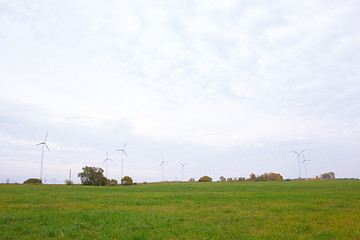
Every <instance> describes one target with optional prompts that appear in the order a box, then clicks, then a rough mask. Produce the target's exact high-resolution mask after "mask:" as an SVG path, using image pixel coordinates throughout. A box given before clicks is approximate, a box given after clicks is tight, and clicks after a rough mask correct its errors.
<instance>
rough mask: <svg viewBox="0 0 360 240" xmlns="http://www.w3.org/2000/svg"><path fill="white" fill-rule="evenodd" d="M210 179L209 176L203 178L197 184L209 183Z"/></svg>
mask: <svg viewBox="0 0 360 240" xmlns="http://www.w3.org/2000/svg"><path fill="white" fill-rule="evenodd" d="M211 181H212V178H211V177H209V176H203V177H201V178H200V179H199V182H211Z"/></svg>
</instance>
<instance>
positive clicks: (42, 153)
mask: <svg viewBox="0 0 360 240" xmlns="http://www.w3.org/2000/svg"><path fill="white" fill-rule="evenodd" d="M47 135H48V132H46V135H45V139H44V141H43V142H41V143H39V144H36V146H39V145H42V146H41V169H40V180H41V182H42V175H43V160H44V146H45V147H46V148H47V150H49V152H50V149H49V147H48V145H46V139H47Z"/></svg>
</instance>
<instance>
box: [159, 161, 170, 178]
mask: <svg viewBox="0 0 360 240" xmlns="http://www.w3.org/2000/svg"><path fill="white" fill-rule="evenodd" d="M161 159H162V162H161V164H160V167H162V181H164V165H165V163H168V161H165V160H164V158H163V156H161Z"/></svg>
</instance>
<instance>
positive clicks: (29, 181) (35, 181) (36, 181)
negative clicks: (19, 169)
mask: <svg viewBox="0 0 360 240" xmlns="http://www.w3.org/2000/svg"><path fill="white" fill-rule="evenodd" d="M24 184H42V181H41V179H38V178H29V179H28V180H26V181H25V182H24Z"/></svg>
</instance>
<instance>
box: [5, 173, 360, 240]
mask: <svg viewBox="0 0 360 240" xmlns="http://www.w3.org/2000/svg"><path fill="white" fill-rule="evenodd" d="M0 239H360V181H359V180H341V181H340V180H333V181H301V182H296V181H293V182H232V183H163V184H145V185H136V186H119V187H91V186H65V185H42V186H41V185H0Z"/></svg>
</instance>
